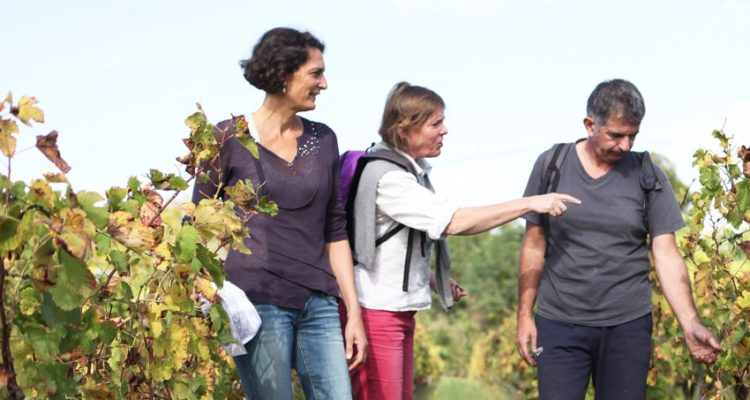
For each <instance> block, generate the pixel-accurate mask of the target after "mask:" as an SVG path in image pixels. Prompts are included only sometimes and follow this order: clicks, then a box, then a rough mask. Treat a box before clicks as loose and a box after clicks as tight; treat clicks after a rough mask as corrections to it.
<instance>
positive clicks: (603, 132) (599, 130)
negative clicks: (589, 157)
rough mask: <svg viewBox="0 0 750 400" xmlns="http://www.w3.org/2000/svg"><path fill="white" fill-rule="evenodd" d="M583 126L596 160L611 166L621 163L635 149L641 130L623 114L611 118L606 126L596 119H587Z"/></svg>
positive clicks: (638, 125)
mask: <svg viewBox="0 0 750 400" xmlns="http://www.w3.org/2000/svg"><path fill="white" fill-rule="evenodd" d="M583 124H584V125H585V126H586V131H587V132H588V141H589V143H590V144H591V148H592V149H593V150H594V155H595V156H596V158H597V159H598V160H599V161H601V162H605V163H607V164H611V165H614V164H616V163H617V162H618V161H620V159H621V158H622V157H623V156H624V155H625V154H626V153H627V152H629V151H630V149H631V148H633V142H635V135H637V134H638V131H639V129H640V124H633V123H631V122H629V121H628V120H626V119H625V118H623V116H622V113H617V114H616V115H614V116H610V117H609V119H607V121H606V122H605V123H604V124H599V123H598V122H596V119H595V118H592V117H586V118H584V119H583Z"/></svg>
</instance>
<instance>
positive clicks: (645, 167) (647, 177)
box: [636, 151, 662, 193]
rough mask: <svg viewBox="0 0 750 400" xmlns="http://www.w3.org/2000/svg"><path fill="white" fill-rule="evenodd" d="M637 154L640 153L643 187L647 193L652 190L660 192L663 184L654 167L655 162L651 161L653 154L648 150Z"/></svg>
mask: <svg viewBox="0 0 750 400" xmlns="http://www.w3.org/2000/svg"><path fill="white" fill-rule="evenodd" d="M636 154H638V155H639V158H640V160H641V177H640V182H641V188H643V190H644V191H646V192H647V193H648V192H651V191H655V192H660V191H661V189H662V185H661V182H660V181H659V177H658V176H656V168H654V163H653V161H651V155H650V154H648V151H644V152H642V153H636Z"/></svg>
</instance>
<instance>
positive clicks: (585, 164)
mask: <svg viewBox="0 0 750 400" xmlns="http://www.w3.org/2000/svg"><path fill="white" fill-rule="evenodd" d="M644 114H645V107H644V105H643V98H642V97H641V94H640V92H638V89H637V88H636V87H635V86H634V85H633V84H632V83H630V82H628V81H624V80H620V79H616V80H611V81H606V82H602V83H600V84H599V85H598V86H597V87H596V89H594V91H593V93H592V94H591V96H590V97H589V100H588V106H587V117H586V118H584V121H583V122H584V126H585V127H586V131H587V134H588V136H587V138H585V139H582V140H580V141H578V142H576V144H575V145H572V146H571V147H570V148H569V151H568V152H567V153H566V155H565V156H564V158H562V163H561V164H560V168H559V172H558V177H559V181H558V184H557V187H556V188H555V191H557V192H561V193H569V194H570V195H572V196H575V197H577V198H578V199H580V200H581V204H580V205H569V206H568V210H567V212H566V213H565V214H563V215H562V216H560V217H555V218H549V219H548V222H546V223H543V222H542V219H541V217H540V215H539V214H533V213H530V214H527V215H526V216H524V218H525V219H526V234H525V237H524V242H523V247H522V250H521V259H520V263H519V264H520V265H519V280H518V285H519V305H518V331H517V345H518V349H519V352H520V354H521V356H522V357H523V358H524V360H526V361H527V362H528V363H529V364H531V365H537V366H538V371H537V374H538V378H539V396H540V398H542V399H551V398H560V399H583V398H584V395H585V392H586V388H587V386H588V382H589V379H590V378H593V382H594V387H595V391H596V396H597V398H603V399H643V398H645V397H646V374H647V372H648V366H649V359H650V353H651V328H652V320H651V285H650V282H649V279H648V274H649V270H650V262H649V258H648V242H647V237H649V236H650V237H651V244H652V250H653V255H654V263H655V266H656V272H657V277H658V279H659V281H660V283H661V285H662V287H663V291H664V294H665V296H666V297H667V300H668V301H669V303H670V305H671V306H672V309H673V310H674V312H675V315H676V316H677V319H678V320H679V322H680V325H681V326H682V329H683V331H684V333H685V339H686V343H687V345H688V348H689V349H690V351H691V352H692V354H693V356H694V357H695V358H696V359H697V360H698V361H701V362H714V361H715V360H716V356H717V354H718V351H719V344H718V342H717V341H716V339H715V338H714V336H713V334H712V333H711V332H710V331H709V330H707V329H706V328H705V327H704V326H703V325H702V324H701V322H700V319H699V316H698V313H697V311H696V308H695V304H694V303H693V298H692V293H691V289H690V280H689V278H688V274H687V269H686V268H685V264H684V262H683V260H682V257H681V256H680V253H679V251H678V250H677V246H676V243H675V239H674V232H675V231H676V230H677V229H679V228H681V227H682V226H683V225H684V223H683V221H682V217H681V215H680V210H679V207H678V205H677V202H676V201H675V198H674V193H673V192H672V188H671V186H670V185H669V181H668V180H667V178H666V176H665V175H664V173H663V172H662V170H661V169H659V168H658V167H655V168H654V170H655V174H656V178H657V179H658V181H659V182H660V183H661V186H662V189H661V190H652V191H648V192H647V191H645V190H644V189H642V187H641V185H640V177H641V159H642V158H641V156H640V155H639V154H635V153H631V152H630V149H631V147H632V146H633V142H634V140H635V136H636V135H637V134H638V131H639V127H640V123H641V120H642V118H643V115H644ZM548 151H551V150H548ZM545 160H547V162H549V157H548V153H546V152H545V153H543V154H542V155H541V156H540V157H539V158H538V160H537V162H536V164H535V165H534V169H533V171H532V173H531V176H530V178H529V181H528V184H527V187H526V192H525V193H524V196H532V195H536V194H539V193H538V192H539V191H540V181H541V180H542V176H543V174H545V173H546V166H545V165H544V164H545ZM646 197H648V198H646ZM646 208H648V209H646ZM535 302H536V310H535V314H536V315H534V312H533V308H534V303H535ZM529 346H530V347H529Z"/></svg>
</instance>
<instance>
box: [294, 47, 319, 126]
mask: <svg viewBox="0 0 750 400" xmlns="http://www.w3.org/2000/svg"><path fill="white" fill-rule="evenodd" d="M325 69H326V67H325V63H324V62H323V53H322V52H321V51H320V50H319V49H316V48H309V49H308V50H307V61H306V62H305V63H304V64H302V65H301V66H300V67H299V68H297V70H296V71H295V72H294V73H293V74H292V75H290V76H289V78H287V80H286V93H284V96H285V97H286V99H287V100H288V101H289V102H290V103H291V108H292V109H293V110H294V111H295V112H299V111H309V110H314V109H315V98H316V97H317V96H318V95H319V94H320V92H321V91H322V90H325V89H326V88H328V82H327V81H326V77H325V75H324V74H323V72H324V71H325Z"/></svg>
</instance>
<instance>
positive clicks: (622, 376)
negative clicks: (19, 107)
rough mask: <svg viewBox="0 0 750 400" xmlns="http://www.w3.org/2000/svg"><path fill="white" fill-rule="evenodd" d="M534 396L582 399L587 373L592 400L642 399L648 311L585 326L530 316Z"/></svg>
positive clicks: (647, 358) (648, 345)
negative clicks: (616, 322) (536, 351)
mask: <svg viewBox="0 0 750 400" xmlns="http://www.w3.org/2000/svg"><path fill="white" fill-rule="evenodd" d="M535 320H536V327H537V346H538V347H542V348H544V350H543V351H542V352H541V353H540V354H539V356H538V357H537V375H538V378H539V398H540V399H542V400H552V399H560V400H579V399H580V400H582V399H584V397H585V395H586V389H587V388H588V384H589V378H591V379H592V380H593V383H594V392H595V393H596V399H597V400H626V399H627V400H630V399H633V400H635V399H638V400H642V399H645V398H646V374H647V373H648V367H649V361H650V359H651V330H652V325H653V321H652V319H651V313H649V314H647V315H644V316H643V317H641V318H638V319H635V320H633V321H630V322H626V323H624V324H621V325H616V326H608V327H591V326H583V325H576V324H569V323H565V322H559V321H554V320H551V319H547V318H544V317H540V316H538V315H537V316H536V318H535Z"/></svg>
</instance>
